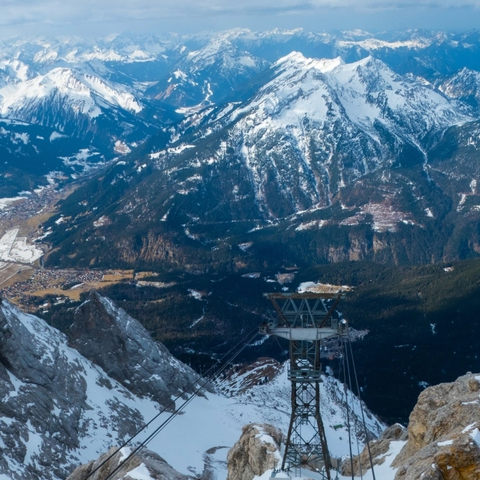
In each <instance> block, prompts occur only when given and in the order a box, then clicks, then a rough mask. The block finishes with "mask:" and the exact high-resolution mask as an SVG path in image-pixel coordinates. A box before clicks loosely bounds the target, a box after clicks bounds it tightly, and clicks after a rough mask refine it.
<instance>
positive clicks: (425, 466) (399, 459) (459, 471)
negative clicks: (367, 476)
mask: <svg viewBox="0 0 480 480" xmlns="http://www.w3.org/2000/svg"><path fill="white" fill-rule="evenodd" d="M479 429H480V375H478V374H472V373H467V374H466V375H464V376H462V377H459V378H458V379H457V380H456V381H455V382H452V383H441V384H439V385H436V386H433V387H429V388H427V389H425V390H424V391H423V392H422V393H421V394H420V396H419V398H418V402H417V404H416V406H415V408H414V409H413V411H412V413H411V415H410V420H409V425H408V430H407V432H405V431H404V429H403V428H402V427H401V426H400V425H393V426H392V427H390V428H388V429H387V430H386V431H385V432H384V433H383V435H382V436H381V437H380V438H379V439H378V440H377V441H373V442H371V444H370V449H371V453H372V457H373V464H374V469H375V470H376V471H377V468H382V471H384V470H383V467H384V466H385V465H386V464H387V463H388V464H391V469H390V471H389V474H390V477H389V478H391V479H392V480H393V479H394V480H420V479H421V480H479V479H480V430H479ZM405 440H406V441H405ZM402 441H403V444H404V445H403V448H402V449H401V451H400V453H398V455H396V456H395V455H394V453H393V452H394V450H395V449H394V448H392V447H393V446H394V443H396V444H397V445H396V447H397V448H398V444H399V442H400V443H401V442H402ZM388 457H390V458H388ZM387 459H388V461H387ZM392 459H393V462H392ZM352 466H353V473H354V475H360V472H361V471H363V472H366V471H367V470H368V469H369V468H370V461H369V456H368V452H367V450H366V449H365V450H364V451H363V452H362V454H361V455H360V457H359V458H358V457H357V458H355V459H354V461H353V462H345V463H344V465H343V469H342V473H343V475H346V476H350V475H351V472H352ZM387 466H389V465H387ZM377 475H378V472H377ZM382 478H383V477H382Z"/></svg>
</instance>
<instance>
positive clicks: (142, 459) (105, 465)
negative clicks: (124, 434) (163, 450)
mask: <svg viewBox="0 0 480 480" xmlns="http://www.w3.org/2000/svg"><path fill="white" fill-rule="evenodd" d="M117 450H118V449H117V447H112V448H111V449H110V450H109V451H108V452H107V453H104V454H103V455H102V456H100V457H99V458H98V459H97V460H94V461H92V462H89V463H87V464H86V465H81V466H80V467H78V468H76V469H75V471H74V472H73V473H72V474H71V475H70V476H69V477H68V478H67V480H84V479H85V478H87V477H88V476H89V475H90V477H89V480H105V479H106V478H108V477H109V476H110V475H112V474H113V473H114V475H112V478H115V479H122V480H123V479H124V480H130V479H133V478H151V479H153V480H191V479H192V477H189V476H187V475H183V474H182V473H180V472H177V470H175V469H174V468H173V467H172V466H170V465H169V464H168V463H167V462H166V461H165V460H164V459H163V458H162V457H160V455H157V454H156V453H154V452H151V451H150V450H146V449H142V450H139V451H138V452H136V453H135V454H134V455H132V456H131V458H129V457H130V454H131V450H130V449H129V448H122V449H121V450H119V451H118V452H117ZM109 457H111V458H109Z"/></svg>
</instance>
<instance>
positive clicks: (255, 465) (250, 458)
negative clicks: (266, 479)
mask: <svg viewBox="0 0 480 480" xmlns="http://www.w3.org/2000/svg"><path fill="white" fill-rule="evenodd" d="M282 441H283V435H282V433H281V432H280V430H278V429H276V428H275V427H273V426H272V425H267V424H255V423H251V424H249V425H245V426H244V427H243V429H242V435H241V437H240V440H239V441H238V442H237V443H236V444H235V445H234V446H233V447H232V448H231V449H230V451H229V452H228V457H227V459H228V479H227V480H252V479H253V477H254V476H256V475H262V474H263V473H264V472H266V471H267V470H270V469H273V468H275V467H278V466H279V463H280V462H281V456H280V445H281V444H282Z"/></svg>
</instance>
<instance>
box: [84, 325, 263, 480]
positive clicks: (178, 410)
mask: <svg viewBox="0 0 480 480" xmlns="http://www.w3.org/2000/svg"><path fill="white" fill-rule="evenodd" d="M252 332H254V333H253V335H252ZM257 335H258V330H257V328H255V329H254V330H252V331H251V332H250V334H249V338H248V340H246V341H245V343H244V345H243V346H242V348H241V349H240V350H238V351H237V352H236V353H235V354H234V355H232V357H230V358H229V360H228V361H227V362H226V363H225V364H224V365H223V366H222V367H221V368H220V370H219V371H218V372H217V374H218V373H221V372H223V370H225V369H226V368H227V366H228V365H229V364H230V363H231V362H232V361H233V360H235V358H237V357H238V355H240V353H241V352H242V351H243V350H244V349H245V348H246V347H247V344H248V343H250V342H251V341H252V340H253V339H254V338H255V337H256V336H257ZM245 338H246V337H244V339H245ZM239 343H241V342H239ZM238 345H239V344H238V343H237V345H236V346H238ZM231 351H232V349H231V350H230V352H231ZM223 358H224V357H223ZM209 370H210V369H209ZM210 381H211V380H210V379H206V380H205V382H203V383H202V384H201V385H200V386H199V387H198V388H197V389H196V390H195V391H194V392H193V394H192V395H191V396H190V397H189V398H188V399H187V400H185V402H184V403H183V404H182V405H181V406H180V407H179V408H178V409H176V410H175V411H174V412H172V414H171V415H170V416H169V417H168V418H167V419H166V420H165V421H164V422H163V423H162V424H161V425H160V426H159V427H157V428H156V429H155V430H154V431H153V432H152V433H151V434H150V435H149V436H148V437H147V438H146V439H145V440H144V441H143V442H142V443H140V445H138V446H137V447H136V448H135V449H134V450H133V451H132V452H131V453H130V454H129V455H128V456H127V457H126V458H125V459H124V460H123V461H122V462H121V463H119V465H118V466H117V467H116V468H115V469H114V470H113V471H112V472H111V473H110V474H109V475H108V476H107V477H106V478H105V480H110V479H111V478H112V477H113V475H115V473H116V472H117V471H118V470H120V468H121V467H122V465H124V464H125V463H126V462H128V460H130V459H131V458H132V457H133V456H134V455H135V454H136V453H137V452H138V451H139V450H141V449H142V448H143V447H145V446H146V445H147V444H148V443H149V442H150V441H151V440H153V439H154V438H155V437H156V436H157V435H158V434H159V433H160V432H161V431H162V430H163V429H164V428H165V427H166V426H167V425H168V424H169V423H170V422H171V421H172V420H173V419H174V418H175V417H176V416H177V414H178V413H180V412H181V411H182V410H183V408H185V407H186V406H187V405H188V404H189V403H190V402H191V401H192V400H193V399H194V398H196V396H197V395H198V393H200V391H202V390H203V388H204V387H205V386H206V385H207V384H208V383H210ZM177 398H178V397H177ZM161 413H163V412H161ZM158 416H159V415H156V416H155V419H157V418H158ZM152 421H153V420H151V421H150V422H149V423H148V425H149V424H151V422H152ZM148 425H147V426H148ZM145 428H146V426H145V427H143V428H142V430H141V431H143V430H144V429H145ZM138 433H140V432H137V434H136V435H135V436H137V435H138ZM133 438H134V437H132V439H133ZM130 441H131V439H130ZM130 441H128V442H126V444H124V445H123V446H122V447H120V448H118V449H117V450H116V451H115V452H114V453H113V454H112V455H110V456H109V457H108V459H107V460H105V461H104V462H103V463H102V464H101V465H100V466H99V467H97V468H96V469H95V471H97V470H98V469H99V468H100V467H101V466H103V465H104V464H105V463H106V462H107V461H108V460H109V459H111V458H112V457H113V456H114V455H115V454H117V453H118V452H119V451H120V450H121V449H122V448H124V447H125V446H126V445H127V444H128V443H130ZM95 471H93V472H91V473H90V474H89V475H88V476H87V477H85V479H84V480H87V479H88V478H89V477H91V476H92V475H93V473H95Z"/></svg>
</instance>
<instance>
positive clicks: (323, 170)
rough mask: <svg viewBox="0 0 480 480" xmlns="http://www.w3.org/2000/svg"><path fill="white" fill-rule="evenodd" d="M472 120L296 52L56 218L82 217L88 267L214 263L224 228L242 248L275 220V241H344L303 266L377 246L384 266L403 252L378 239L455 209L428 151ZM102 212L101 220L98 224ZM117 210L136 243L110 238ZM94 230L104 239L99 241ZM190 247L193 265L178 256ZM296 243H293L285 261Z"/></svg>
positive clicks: (370, 62) (361, 71) (419, 93)
mask: <svg viewBox="0 0 480 480" xmlns="http://www.w3.org/2000/svg"><path fill="white" fill-rule="evenodd" d="M476 120H477V117H476V113H475V111H474V110H473V109H472V108H471V107H470V106H468V105H466V104H464V103H462V102H460V101H457V100H455V99H452V98H449V97H448V96H446V95H445V94H443V93H442V92H441V91H439V90H438V89H436V88H435V87H434V86H433V85H432V84H430V83H429V82H427V81H425V80H424V79H419V78H417V77H414V76H412V75H406V76H402V75H399V74H397V73H395V72H394V71H393V70H392V69H390V68H389V67H388V66H387V65H386V64H385V63H383V62H382V61H380V60H377V59H375V58H373V57H371V56H368V57H366V58H364V59H362V60H358V61H356V62H353V63H345V62H344V61H343V60H342V59H341V58H340V57H337V58H334V59H323V60H318V59H309V58H306V57H305V56H303V55H302V54H301V53H291V54H289V55H287V56H286V57H284V58H282V59H280V60H279V61H278V62H276V63H275V64H273V65H272V67H271V68H270V69H269V72H268V74H266V75H265V76H264V78H263V82H262V85H261V86H260V87H259V88H258V89H256V91H255V93H254V94H253V95H252V96H251V97H250V98H249V99H248V100H247V101H244V102H241V103H237V102H233V103H229V104H227V105H224V106H219V107H213V106H210V107H208V108H205V109H204V110H201V111H198V112H196V113H193V114H191V115H189V116H188V117H187V118H186V119H185V120H184V121H182V122H180V123H179V124H178V125H177V126H176V127H175V129H171V130H170V131H169V132H170V133H171V139H172V140H171V141H170V143H169V144H167V148H165V143H163V145H162V144H160V145H159V147H158V146H157V143H156V142H157V139H152V140H151V141H147V142H145V144H144V145H142V148H141V152H139V153H138V154H136V152H133V153H132V154H131V155H130V159H131V161H130V162H128V163H122V164H117V165H116V166H115V167H113V168H112V169H111V170H110V172H109V174H108V176H107V177H102V184H101V185H98V184H96V185H95V186H93V184H92V186H90V187H89V188H90V189H91V191H94V192H96V193H95V194H94V197H91V195H88V196H89V200H88V201H89V204H87V205H85V204H84V205H83V206H82V207H79V206H78V198H77V197H75V198H72V201H71V202H70V201H67V202H66V204H65V211H64V214H65V215H68V216H71V217H72V222H73V223H74V224H76V222H77V219H78V221H79V222H80V223H81V229H78V230H77V231H75V232H74V233H73V235H74V236H75V237H76V240H75V249H76V251H75V255H76V260H75V261H77V262H78V261H81V262H85V264H88V263H89V262H90V261H91V257H92V255H94V256H95V258H96V259H95V262H97V261H100V262H102V261H104V262H107V263H108V262H109V261H110V260H109V258H110V255H114V253H113V252H115V251H116V250H117V251H118V254H115V257H116V258H121V259H122V261H126V262H130V261H132V260H131V259H134V258H135V259H136V261H137V260H138V258H139V257H138V254H139V255H140V256H141V257H142V258H145V259H147V258H148V260H146V261H147V262H150V263H151V262H165V261H166V262H171V261H174V262H176V263H175V264H182V263H186V264H195V263H196V262H198V263H199V264H205V262H206V261H207V260H205V259H204V258H203V256H199V253H198V251H202V252H204V253H205V256H210V253H209V252H210V249H211V248H215V247H217V246H218V247H219V248H222V247H221V246H223V245H224V240H225V239H226V238H230V237H231V236H232V232H235V235H241V236H242V238H238V242H237V243H238V244H240V243H242V242H243V243H244V242H248V241H254V240H255V239H254V237H255V236H257V237H258V235H256V234H254V233H253V232H255V231H257V230H258V229H259V228H263V227H268V226H272V223H273V224H277V225H278V230H277V231H276V232H274V233H273V235H280V236H282V235H283V233H280V232H282V231H286V230H288V229H290V228H293V229H294V231H295V232H302V233H299V234H298V237H297V238H298V239H299V240H300V237H301V236H306V235H317V234H318V235H320V236H322V233H323V232H326V233H325V235H327V237H329V238H330V239H332V236H335V237H338V241H339V242H341V244H339V245H336V242H337V240H335V247H334V248H335V249H336V248H338V249H341V250H338V251H333V250H332V249H331V248H330V245H328V242H322V243H320V245H321V247H317V249H316V251H315V253H314V254H313V255H314V257H313V258H309V260H308V261H313V262H317V261H331V260H332V259H333V260H335V261H338V260H350V259H362V258H363V259H365V258H372V257H374V256H377V253H378V252H380V256H381V257H382V258H389V259H391V258H393V257H396V256H397V257H398V253H393V252H392V251H391V246H390V238H388V239H386V238H385V239H384V238H383V236H382V235H380V234H384V233H386V232H393V233H395V232H397V231H399V230H401V228H402V225H411V226H412V229H415V230H416V231H418V232H419V234H421V235H423V233H422V232H425V231H427V230H428V228H426V225H428V226H430V225H431V224H433V222H431V221H430V219H435V218H438V217H442V216H444V215H445V214H446V213H447V212H446V211H444V210H439V207H441V208H448V203H447V200H445V201H443V200H442V201H441V202H439V199H438V195H439V194H440V195H449V196H451V198H452V201H453V202H455V201H456V198H455V197H456V196H457V195H459V194H461V193H463V191H462V190H461V189H463V186H460V184H459V185H458V187H456V188H458V189H460V190H458V191H457V190H456V191H455V192H453V191H451V190H450V191H448V192H447V191H445V188H446V187H445V185H444V184H442V187H441V188H442V190H441V192H442V193H440V192H439V190H438V189H436V188H432V185H433V184H432V183H431V182H430V179H432V178H436V175H437V171H438V168H437V164H436V163H435V162H436V158H438V154H435V155H433V154H432V153H431V152H433V151H435V148H439V147H438V145H440V144H442V142H444V141H445V139H446V138H448V136H447V135H446V132H447V131H450V130H451V129H455V128H458V129H460V130H462V131H463V130H464V129H466V128H468V126H471V125H474V124H476ZM442 148H443V147H442ZM145 153H148V155H145ZM434 164H435V166H434ZM442 168H443V167H440V171H442ZM472 168H473V167H472ZM469 175H470V176H471V175H475V174H474V173H473V171H472V169H471V168H467V170H466V171H465V177H468V176H469ZM95 182H96V180H95V181H94V183H95ZM438 182H440V180H438ZM107 183H108V184H107ZM127 185H128V187H127ZM140 185H141V187H140ZM125 188H126V189H125ZM77 194H78V195H80V194H81V193H79V192H78V193H77ZM102 196H105V198H108V201H109V203H108V204H107V203H106V201H105V200H103V199H102ZM413 198H414V199H416V200H415V202H412V199H413ZM112 199H115V200H114V202H115V203H114V205H113V206H112ZM472 201H474V202H475V201H476V200H475V199H472ZM94 205H95V207H96V208H97V209H96V210H95V211H94V210H92V209H91V208H93V206H94ZM107 210H108V212H107ZM102 215H105V216H106V217H108V219H109V221H108V222H106V224H105V225H104V226H102V227H101V228H96V227H95V228H94V225H95V223H94V222H96V221H97V220H98V218H100V216H102ZM124 215H127V216H128V218H129V219H130V224H129V229H131V231H135V233H136V234H137V237H135V238H136V240H135V242H136V243H134V241H133V237H132V236H130V235H129V232H128V230H122V231H121V232H117V231H116V230H115V225H116V223H117V222H119V221H120V218H124V217H123V216H124ZM87 219H88V222H86V220H87ZM282 222H285V223H284V224H283V226H282V225H281V223H282ZM428 222H430V223H428ZM365 224H367V225H368V226H369V228H370V229H371V230H370V231H372V232H374V235H376V236H377V237H376V238H372V236H370V235H369V236H368V239H367V238H365V232H364V231H363V230H362V228H363V227H362V228H358V227H359V226H361V225H365ZM159 225H161V227H159ZM212 225H216V227H215V229H212V228H211V226H212ZM52 227H53V228H55V229H56V230H57V232H58V235H59V238H61V241H62V242H63V249H64V250H63V249H62V250H59V251H58V253H57V254H56V256H55V257H51V258H52V260H53V258H55V261H56V262H63V261H65V262H70V261H69V260H68V258H70V257H71V255H72V254H73V251H72V250H71V248H72V247H71V245H73V243H72V241H71V240H68V241H65V234H64V230H65V228H67V227H66V226H62V225H60V226H58V227H55V226H54V225H53V220H52ZM338 227H341V228H342V229H344V230H345V231H346V233H345V234H346V235H352V236H354V237H355V239H354V238H353V237H350V238H351V240H349V242H348V243H351V245H347V246H346V245H345V241H344V236H343V234H342V235H340V236H339V235H338V231H339V230H338ZM320 229H322V233H320V232H319V230H320ZM329 230H331V232H329ZM359 230H362V232H363V233H360V232H359ZM309 231H310V232H309ZM80 232H82V233H80ZM139 232H142V234H141V235H142V238H143V240H142V244H141V245H140V244H139V243H138V233H139ZM167 232H168V233H167ZM349 232H352V233H351V234H350V233H349ZM357 234H358V235H360V236H358V237H357ZM407 234H408V235H410V233H407ZM416 234H417V233H415V235H416ZM295 235H297V234H295ZM68 236H69V235H68ZM100 236H101V237H102V239H103V240H102V241H98V240H96V239H97V238H99V237H100ZM291 236H292V234H288V237H289V238H290V237H291ZM381 236H382V238H380V237H381ZM51 238H52V241H53V242H55V239H56V238H57V237H56V236H55V235H53V236H52V237H51ZM86 238H88V242H89V243H88V248H85V249H83V248H81V247H80V254H79V244H81V243H83V242H84V241H86V240H85V239H86ZM119 238H121V240H119ZM439 238H441V237H439ZM104 239H107V240H106V241H105V240H104ZM108 239H112V240H108ZM147 239H148V240H147ZM342 239H343V240H342ZM300 241H302V242H303V241H304V240H300ZM305 241H307V240H305ZM318 241H321V240H320V239H319V240H318ZM442 241H446V242H448V238H446V239H444V240H442ZM192 242H195V243H194V244H195V245H196V248H197V249H198V250H197V253H196V259H194V258H192V257H190V255H189V253H187V252H189V251H190V252H191V250H189V249H190V246H191V245H192ZM386 242H387V243H386ZM159 243H160V244H162V245H163V246H162V248H158V246H157V245H158V244H159ZM107 245H108V247H107ZM120 245H121V247H120ZM317 245H318V244H317ZM379 245H382V247H381V248H379V247H378V246H379ZM184 246H185V248H184ZM106 248H108V251H106V250H105V249H106ZM296 248H297V247H295V246H293V245H292V256H293V257H295V256H296V253H295V250H296ZM394 248H397V247H394ZM402 248H403V247H402ZM435 248H437V247H435ZM441 249H443V246H442V247H440V249H439V250H438V251H441ZM137 250H138V252H141V253H138V252H137ZM302 250H303V247H302ZM473 250H474V249H473ZM473 250H472V251H473ZM169 251H175V256H172V255H169V253H168V252H169ZM253 251H254V250H250V252H249V254H248V255H245V257H248V256H251V255H250V254H251V253H252V252H253ZM67 252H68V253H67ZM100 252H101V253H100ZM432 254H433V253H428V254H426V255H427V257H429V258H431V255H432ZM83 255H85V257H84V258H82V257H83ZM307 255H310V253H308V252H307ZM384 255H386V257H384ZM401 255H402V256H404V255H405V254H404V253H402V254H401ZM416 255H417V253H415V252H414V251H413V248H412V249H411V251H409V252H408V253H407V258H411V259H412V261H413V258H414V256H416ZM422 255H423V254H422ZM435 255H438V253H435ZM219 256H220V255H219ZM293 257H292V258H293ZM427 257H425V259H424V260H422V261H426V258H427ZM80 258H82V260H80ZM296 261H297V260H292V262H293V263H296ZM68 264H69V263H68ZM251 268H256V267H253V266H252V267H251Z"/></svg>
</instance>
